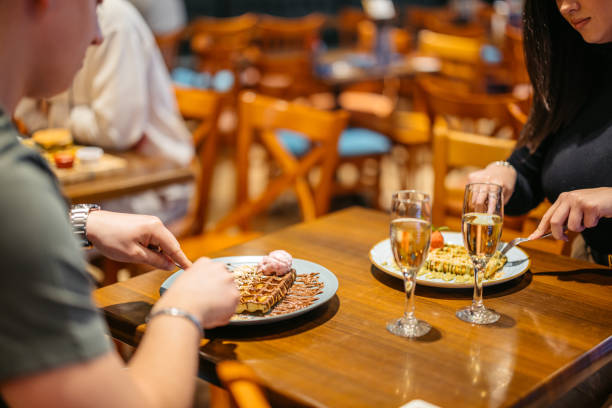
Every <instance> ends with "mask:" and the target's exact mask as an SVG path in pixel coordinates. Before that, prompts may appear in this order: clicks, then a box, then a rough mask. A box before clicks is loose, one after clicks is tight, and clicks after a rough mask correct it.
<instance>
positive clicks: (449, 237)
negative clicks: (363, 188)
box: [370, 231, 531, 288]
mask: <svg viewBox="0 0 612 408" xmlns="http://www.w3.org/2000/svg"><path fill="white" fill-rule="evenodd" d="M441 234H442V237H443V239H444V243H443V246H440V247H439V248H436V249H433V250H430V252H429V255H428V257H427V260H426V261H425V264H424V265H423V268H421V270H420V271H419V272H418V274H417V279H416V281H417V284H419V285H424V286H434V287H440V288H473V287H474V269H473V266H472V262H471V260H470V257H469V255H468V253H467V250H466V249H465V247H464V246H463V237H462V236H461V233H460V232H446V231H444V232H442V233H441ZM502 244H503V243H502ZM370 261H371V262H372V264H374V266H376V267H377V268H378V269H380V270H381V271H383V272H385V273H387V274H389V275H391V276H395V277H397V278H400V279H401V278H402V273H401V272H400V270H399V268H398V267H397V265H396V264H395V260H394V259H393V253H392V251H391V244H390V242H389V239H385V240H383V241H380V242H379V243H377V244H376V245H374V246H373V247H372V249H370ZM530 263H531V261H530V260H529V256H528V255H527V254H526V253H525V251H523V250H522V249H520V248H518V247H514V248H512V249H510V251H508V253H507V254H506V255H505V256H500V253H499V252H497V253H496V255H495V256H494V257H492V258H491V261H490V262H489V264H488V265H487V270H486V272H485V277H484V279H483V285H484V286H491V285H498V284H500V283H504V282H507V281H509V280H511V279H515V278H518V277H519V276H521V275H522V274H524V273H525V272H526V271H527V270H528V269H529V265H530Z"/></svg>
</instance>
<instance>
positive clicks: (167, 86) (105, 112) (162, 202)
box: [15, 0, 194, 223]
mask: <svg viewBox="0 0 612 408" xmlns="http://www.w3.org/2000/svg"><path fill="white" fill-rule="evenodd" d="M165 1H168V0H164V2H165ZM98 15H99V21H100V28H101V30H102V34H103V35H104V41H103V42H102V44H100V45H97V46H92V47H90V48H89V49H88V50H87V54H86V57H85V61H84V63H83V67H82V69H81V70H80V71H79V73H78V74H77V76H76V78H75V79H74V82H73V84H72V87H71V88H70V89H69V91H67V92H65V93H63V94H61V95H58V96H56V97H54V98H52V99H50V100H49V108H48V111H47V112H42V111H40V110H39V109H38V105H40V104H39V103H38V101H36V100H32V99H25V100H23V101H22V102H21V103H20V104H19V106H18V107H17V110H16V112H15V116H16V117H17V118H19V119H20V120H21V121H22V122H24V124H25V125H26V127H27V128H28V130H29V131H30V132H33V131H35V130H37V129H40V128H45V127H65V128H69V129H70V131H71V133H72V135H73V137H74V139H75V140H76V142H78V143H80V144H87V145H96V146H100V147H102V148H104V149H109V150H119V151H121V150H128V149H129V150H134V151H137V152H139V153H142V154H144V155H150V156H160V157H163V158H165V159H167V160H171V161H173V162H175V163H177V164H180V165H184V166H186V165H188V164H189V163H190V162H191V160H192V159H193V156H194V148H193V141H192V137H191V134H190V133H189V130H188V129H187V128H186V126H185V124H184V122H183V120H182V118H181V117H180V115H179V113H178V109H177V106H176V100H175V97H174V94H173V91H172V82H171V79H170V76H169V74H168V71H167V69H166V66H165V65H164V61H163V59H162V56H161V54H160V52H159V50H158V48H157V46H156V44H155V40H154V38H153V35H152V33H151V31H150V29H149V28H148V27H147V25H146V23H145V22H144V20H143V19H142V17H141V16H140V15H139V13H138V12H137V11H136V9H135V8H134V7H133V6H132V5H131V4H129V3H128V2H127V1H126V0H105V1H104V2H103V3H102V4H101V5H100V6H99V10H98ZM192 193H193V187H192V185H191V184H180V185H173V186H169V187H165V188H162V189H158V190H155V191H148V192H145V193H141V194H137V195H134V196H128V197H124V198H120V199H116V200H112V201H108V202H104V203H102V206H103V208H106V209H109V210H111V211H122V212H130V213H140V214H151V215H156V216H158V217H159V218H161V219H162V221H164V223H169V222H172V221H175V220H177V219H178V218H180V217H181V216H183V215H184V214H185V213H186V212H187V207H188V201H189V197H190V196H191V194H192Z"/></svg>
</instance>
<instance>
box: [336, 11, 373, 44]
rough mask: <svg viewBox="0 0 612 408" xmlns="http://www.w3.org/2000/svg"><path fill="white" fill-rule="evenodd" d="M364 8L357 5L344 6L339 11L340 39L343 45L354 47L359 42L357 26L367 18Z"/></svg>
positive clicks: (338, 26)
mask: <svg viewBox="0 0 612 408" xmlns="http://www.w3.org/2000/svg"><path fill="white" fill-rule="evenodd" d="M367 19H368V17H367V16H366V15H365V13H364V12H363V10H361V9H360V8H355V7H343V8H342V9H340V11H339V12H338V19H337V22H338V24H337V28H338V40H339V43H340V46H341V47H344V48H352V47H354V46H355V45H356V44H357V30H358V29H357V26H358V24H359V23H360V22H362V21H364V20H367Z"/></svg>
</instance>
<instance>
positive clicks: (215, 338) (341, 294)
mask: <svg viewBox="0 0 612 408" xmlns="http://www.w3.org/2000/svg"><path fill="white" fill-rule="evenodd" d="M388 222H389V218H388V215H386V214H384V213H381V212H376V211H372V210H366V209H361V208H351V209H348V210H344V211H341V212H337V213H333V214H331V215H329V216H326V217H323V218H319V219H318V220H315V221H313V222H310V223H304V224H298V225H295V226H292V227H289V228H287V229H284V230H281V231H278V232H275V233H273V234H270V235H267V236H264V237H262V238H259V239H256V240H254V241H250V242H248V243H246V244H243V245H240V246H237V247H234V248H231V249H227V250H224V251H222V252H220V253H219V254H218V255H219V256H229V255H259V254H265V253H267V252H268V251H270V250H273V249H279V248H282V249H285V250H288V251H289V252H291V253H292V254H293V256H294V257H296V258H302V259H307V260H310V261H313V262H316V263H319V264H321V265H323V266H325V267H326V268H328V269H329V270H331V271H332V272H333V273H334V274H335V275H336V276H337V277H338V280H339V282H340V286H339V289H338V292H337V294H336V296H334V297H333V298H332V299H331V301H330V302H329V303H327V304H326V305H325V306H322V307H320V308H319V309H317V310H314V311H312V312H309V313H307V314H305V315H303V316H301V317H298V318H295V319H291V320H287V321H284V322H281V323H277V324H270V325H264V326H251V327H245V326H242V327H226V328H219V329H215V330H210V331H207V332H206V338H205V339H204V340H203V342H202V348H201V352H200V358H201V374H202V375H203V376H204V377H207V379H209V380H213V381H214V377H213V376H211V369H212V368H214V364H215V363H216V362H218V361H221V360H225V359H238V360H240V361H242V362H243V363H245V364H247V365H248V366H250V367H251V368H253V369H254V370H255V372H256V373H257V375H258V376H259V377H260V378H261V379H262V380H263V381H264V383H265V384H266V385H267V387H268V388H269V389H270V390H271V391H272V392H274V393H278V394H280V395H282V396H284V397H288V398H291V399H292V400H295V401H298V402H300V403H302V404H305V405H313V406H333V407H340V406H347V407H359V406H370V407H372V406H380V407H382V406H385V407H387V406H389V407H398V406H400V405H402V404H404V403H406V402H408V401H411V400H413V399H417V398H418V399H423V400H425V401H428V402H431V403H434V404H436V405H439V406H442V407H479V406H489V407H498V406H545V405H546V404H548V403H550V402H551V401H553V400H555V399H556V398H558V397H559V396H561V395H562V394H563V393H564V392H565V391H567V390H569V389H570V388H571V387H573V386H575V385H576V384H578V383H579V382H580V381H582V380H583V379H585V378H586V377H587V376H588V375H590V374H592V373H593V372H595V371H596V370H597V369H599V368H600V367H602V366H603V365H604V364H606V363H607V362H610V361H612V337H611V335H612V298H611V296H610V295H611V294H612V292H611V285H612V271H610V270H606V269H602V268H601V267H598V266H597V265H594V264H590V263H586V262H581V261H576V260H572V259H569V258H565V257H561V256H557V255H552V254H546V253H543V252H538V251H533V250H528V251H527V252H528V253H529V254H530V256H531V259H532V263H531V268H530V271H529V272H527V273H526V274H525V275H523V276H522V277H520V278H517V279H516V280H514V281H511V282H508V283H505V284H502V285H499V286H495V287H488V288H485V291H484V294H485V304H486V305H487V306H488V307H491V308H493V309H495V310H496V311H498V312H499V313H501V314H502V318H501V319H500V321H499V322H497V323H496V324H494V325H490V326H472V325H470V324H467V323H464V322H462V321H460V320H459V319H457V318H456V317H455V311H456V310H457V309H458V308H460V307H462V306H465V305H467V304H469V303H470V301H471V297H472V292H471V290H449V289H446V290H444V289H436V288H428V287H421V286H418V287H417V290H416V314H417V317H419V318H421V319H424V320H426V321H428V322H429V323H430V324H431V325H432V326H433V329H432V330H431V332H430V333H429V334H428V335H426V336H425V337H423V338H421V339H419V340H408V339H404V338H399V337H396V336H393V335H391V334H390V333H388V332H387V331H386V329H385V323H386V322H387V321H388V320H390V319H392V318H395V317H398V316H400V315H401V314H402V312H403V307H404V298H405V295H404V293H403V291H402V282H401V281H400V280H398V279H396V278H393V277H391V276H388V275H386V274H384V273H382V272H380V271H378V270H377V269H376V268H374V267H373V266H372V265H371V264H370V262H369V260H368V253H369V250H370V248H371V246H372V245H374V244H375V243H376V242H378V241H380V240H381V239H384V238H385V237H386V236H387V234H388ZM169 275H170V273H169V272H162V271H154V272H151V273H148V274H146V275H142V276H139V277H136V278H134V279H131V280H128V281H126V282H123V283H118V284H115V285H112V286H108V287H104V288H101V289H99V290H97V291H96V292H95V294H94V297H95V300H96V302H97V304H98V305H99V306H100V307H102V308H103V309H104V312H105V314H106V316H107V318H108V320H109V324H110V327H111V330H112V333H113V335H114V336H116V337H118V338H120V339H122V340H124V341H127V342H130V343H132V344H135V343H137V341H138V338H139V335H140V332H141V330H142V328H143V326H140V330H139V329H137V326H138V325H140V324H141V323H142V322H143V321H144V316H145V315H146V313H147V312H148V309H149V308H150V306H151V304H152V303H153V302H155V300H156V299H157V298H158V295H157V293H158V290H159V286H160V285H161V283H162V282H163V281H164V279H165V278H167V277H168V276H169Z"/></svg>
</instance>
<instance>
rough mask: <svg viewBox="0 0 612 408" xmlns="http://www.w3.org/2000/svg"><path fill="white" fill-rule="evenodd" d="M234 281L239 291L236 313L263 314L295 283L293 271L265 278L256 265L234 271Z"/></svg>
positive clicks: (241, 267) (245, 266)
mask: <svg viewBox="0 0 612 408" xmlns="http://www.w3.org/2000/svg"><path fill="white" fill-rule="evenodd" d="M234 279H235V281H236V285H237V286H238V290H239V291H240V304H238V306H237V307H236V313H257V314H260V313H261V314H264V313H267V312H269V311H270V309H272V307H273V306H274V305H275V304H276V303H278V302H279V301H280V300H281V299H282V298H283V297H285V295H286V294H287V291H288V290H289V288H290V287H291V285H293V282H294V281H295V269H291V272H289V273H287V274H285V275H283V276H276V275H272V276H266V275H264V274H262V273H261V272H258V271H257V266H256V265H244V266H240V267H239V268H236V269H235V270H234Z"/></svg>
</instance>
